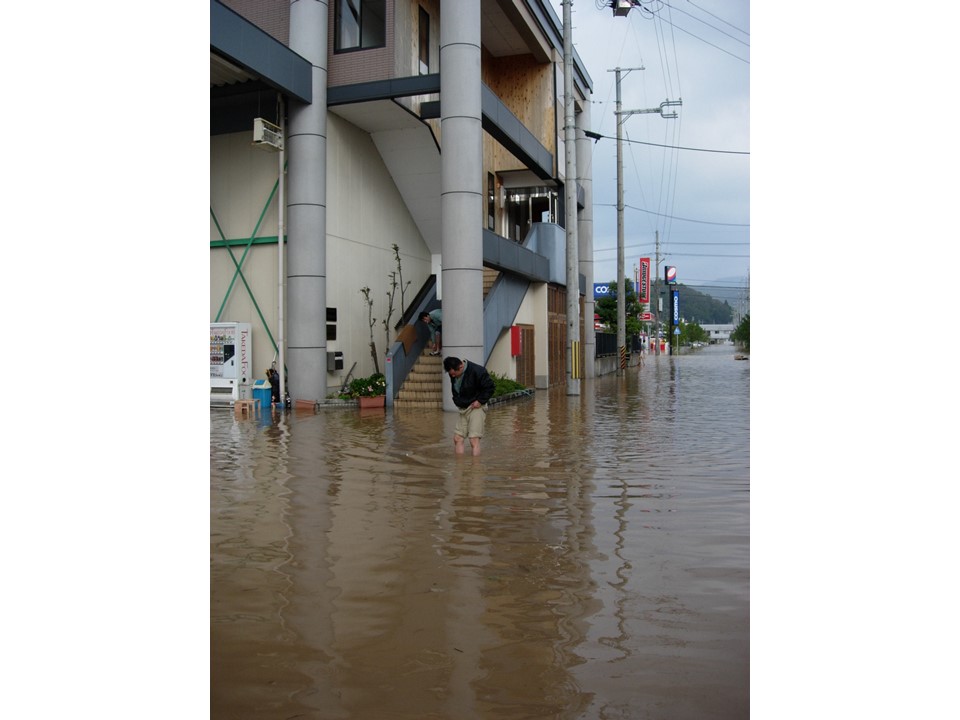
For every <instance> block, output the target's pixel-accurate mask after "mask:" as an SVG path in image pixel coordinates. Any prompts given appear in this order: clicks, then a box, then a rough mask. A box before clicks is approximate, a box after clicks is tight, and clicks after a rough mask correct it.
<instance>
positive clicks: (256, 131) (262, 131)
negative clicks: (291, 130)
mask: <svg viewBox="0 0 960 720" xmlns="http://www.w3.org/2000/svg"><path fill="white" fill-rule="evenodd" d="M253 144H254V145H256V146H257V147H259V148H262V149H264V150H270V151H273V150H283V133H282V132H281V131H280V128H279V127H277V126H276V125H274V124H273V123H271V122H268V121H266V120H264V119H263V118H255V119H254V121H253Z"/></svg>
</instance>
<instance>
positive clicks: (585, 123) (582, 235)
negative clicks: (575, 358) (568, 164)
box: [577, 94, 597, 378]
mask: <svg viewBox="0 0 960 720" xmlns="http://www.w3.org/2000/svg"><path fill="white" fill-rule="evenodd" d="M590 97H591V95H589V94H588V95H587V98H586V100H585V101H584V103H583V110H582V111H581V112H580V114H579V115H577V175H578V176H579V178H578V179H579V181H580V186H581V187H582V188H583V210H581V211H580V215H579V217H578V218H577V245H578V248H579V252H580V272H582V273H583V275H584V277H585V278H586V292H587V294H586V296H585V297H584V299H583V326H584V327H583V356H584V357H583V376H584V377H585V378H592V377H596V376H597V373H596V356H597V332H596V330H595V329H594V327H593V313H594V311H595V305H596V302H595V301H594V299H593V140H591V139H590V138H588V137H587V136H586V135H585V134H584V131H585V130H590V129H592V128H591V127H590Z"/></svg>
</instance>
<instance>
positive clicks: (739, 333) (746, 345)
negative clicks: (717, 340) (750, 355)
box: [730, 313, 750, 352]
mask: <svg viewBox="0 0 960 720" xmlns="http://www.w3.org/2000/svg"><path fill="white" fill-rule="evenodd" d="M730 339H731V340H733V342H734V343H736V345H737V347H739V348H742V349H744V350H746V351H747V352H750V314H749V313H748V314H746V315H744V316H743V320H741V321H740V324H739V325H737V328H736V330H734V331H733V332H732V333H730Z"/></svg>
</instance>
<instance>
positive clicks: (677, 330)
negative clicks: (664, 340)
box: [673, 327, 680, 335]
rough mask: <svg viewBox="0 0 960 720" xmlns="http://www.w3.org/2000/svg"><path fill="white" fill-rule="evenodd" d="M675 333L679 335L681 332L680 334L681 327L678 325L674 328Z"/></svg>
mask: <svg viewBox="0 0 960 720" xmlns="http://www.w3.org/2000/svg"><path fill="white" fill-rule="evenodd" d="M673 334H674V335H679V334H680V328H678V327H676V328H674V329H673Z"/></svg>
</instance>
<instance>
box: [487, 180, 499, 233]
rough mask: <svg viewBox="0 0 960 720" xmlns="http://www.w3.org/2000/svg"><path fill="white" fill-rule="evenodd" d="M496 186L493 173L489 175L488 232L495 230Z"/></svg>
mask: <svg viewBox="0 0 960 720" xmlns="http://www.w3.org/2000/svg"><path fill="white" fill-rule="evenodd" d="M495 187H496V185H495V183H494V179H493V173H487V230H494V229H495V228H494V218H495V216H496V210H497V206H496V202H495V200H494V195H493V193H494V189H495Z"/></svg>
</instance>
